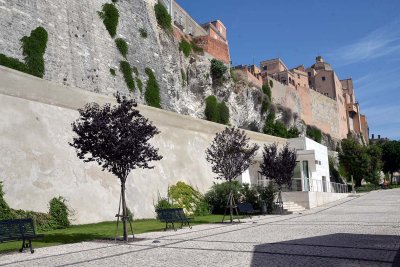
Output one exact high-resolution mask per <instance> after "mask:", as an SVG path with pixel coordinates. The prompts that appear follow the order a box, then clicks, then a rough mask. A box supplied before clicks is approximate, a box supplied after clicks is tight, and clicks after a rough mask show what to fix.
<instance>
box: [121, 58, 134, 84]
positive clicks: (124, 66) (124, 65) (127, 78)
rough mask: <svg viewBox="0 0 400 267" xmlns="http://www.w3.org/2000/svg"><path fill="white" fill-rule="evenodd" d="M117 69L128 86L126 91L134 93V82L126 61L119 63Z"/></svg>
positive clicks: (129, 66)
mask: <svg viewBox="0 0 400 267" xmlns="http://www.w3.org/2000/svg"><path fill="white" fill-rule="evenodd" d="M119 67H120V69H121V72H122V74H123V75H124V79H125V83H126V85H127V86H128V89H129V90H130V91H134V90H135V80H134V79H133V76H132V68H131V65H130V64H129V62H127V61H121V62H120V63H119Z"/></svg>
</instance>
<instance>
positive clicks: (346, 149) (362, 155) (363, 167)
mask: <svg viewBox="0 0 400 267" xmlns="http://www.w3.org/2000/svg"><path fill="white" fill-rule="evenodd" d="M341 146H342V149H341V151H340V152H339V161H340V165H341V166H343V168H344V170H345V172H346V174H347V178H351V176H353V178H354V181H355V184H356V186H361V181H362V179H363V178H365V177H366V176H367V175H368V169H369V164H370V158H369V156H368V154H367V153H366V150H365V148H364V147H363V146H361V145H360V144H358V143H357V141H356V140H354V139H352V138H347V139H343V140H342V142H341Z"/></svg>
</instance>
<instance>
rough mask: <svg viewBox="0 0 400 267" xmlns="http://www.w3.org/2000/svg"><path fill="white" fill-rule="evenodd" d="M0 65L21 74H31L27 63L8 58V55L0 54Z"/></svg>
mask: <svg viewBox="0 0 400 267" xmlns="http://www.w3.org/2000/svg"><path fill="white" fill-rule="evenodd" d="M0 65H2V66H5V67H7V68H10V69H14V70H18V71H21V72H25V73H30V72H29V68H28V66H27V65H26V64H25V63H23V62H21V61H19V60H18V59H16V58H12V57H7V56H6V55H3V54H0Z"/></svg>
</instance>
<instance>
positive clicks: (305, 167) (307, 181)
mask: <svg viewBox="0 0 400 267" xmlns="http://www.w3.org/2000/svg"><path fill="white" fill-rule="evenodd" d="M303 191H310V175H309V173H308V161H307V160H303Z"/></svg>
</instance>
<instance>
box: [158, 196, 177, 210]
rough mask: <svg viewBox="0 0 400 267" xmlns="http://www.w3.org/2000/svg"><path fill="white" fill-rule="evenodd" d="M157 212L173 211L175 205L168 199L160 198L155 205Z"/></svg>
mask: <svg viewBox="0 0 400 267" xmlns="http://www.w3.org/2000/svg"><path fill="white" fill-rule="evenodd" d="M154 208H155V210H162V209H171V208H174V205H173V204H172V203H171V202H170V201H169V199H168V198H166V197H159V198H158V201H157V203H156V204H155V205H154Z"/></svg>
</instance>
